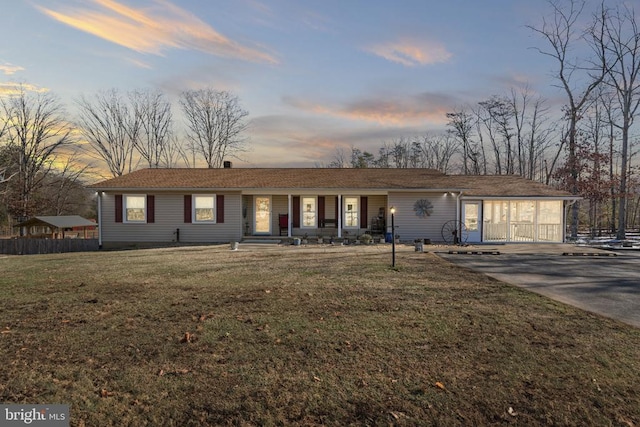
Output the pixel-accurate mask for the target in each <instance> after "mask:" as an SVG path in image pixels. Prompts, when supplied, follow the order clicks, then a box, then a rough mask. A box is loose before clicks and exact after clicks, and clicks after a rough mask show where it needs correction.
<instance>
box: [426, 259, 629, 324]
mask: <svg viewBox="0 0 640 427" xmlns="http://www.w3.org/2000/svg"><path fill="white" fill-rule="evenodd" d="M438 255H440V256H441V257H442V258H444V259H447V260H449V261H451V262H453V263H455V264H459V265H462V266H465V267H469V268H471V269H473V270H476V271H480V272H482V273H485V274H487V275H489V276H492V277H495V278H496V279H498V280H501V281H503V282H507V283H512V284H514V285H517V286H521V287H523V288H526V289H529V290H531V291H533V292H537V293H539V294H542V295H545V296H548V297H550V298H552V299H555V300H557V301H561V302H564V303H566V304H570V305H573V306H576V307H579V308H581V309H583V310H587V311H591V312H594V313H598V314H601V315H603V316H607V317H611V318H614V319H618V320H621V321H623V322H625V323H628V324H631V325H634V326H637V327H640V253H638V252H633V253H631V252H627V253H623V254H620V255H619V256H617V257H608V256H607V257H595V256H562V255H561V254H558V253H556V254H549V255H543V254H521V253H520V254H514V253H502V252H501V255H450V254H447V253H439V254H438Z"/></svg>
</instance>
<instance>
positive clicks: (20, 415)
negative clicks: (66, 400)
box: [0, 405, 69, 427]
mask: <svg viewBox="0 0 640 427" xmlns="http://www.w3.org/2000/svg"><path fill="white" fill-rule="evenodd" d="M25 425H27V426H40V427H69V405H0V427H5V426H6V427H11V426H25Z"/></svg>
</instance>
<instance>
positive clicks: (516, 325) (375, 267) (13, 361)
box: [0, 245, 640, 426]
mask: <svg viewBox="0 0 640 427" xmlns="http://www.w3.org/2000/svg"><path fill="white" fill-rule="evenodd" d="M241 248H242V246H241ZM410 249H411V251H409V250H408V249H406V250H404V251H403V250H402V249H400V251H399V253H398V262H397V267H398V268H397V269H395V270H394V269H391V268H390V261H391V259H390V253H389V247H388V246H385V245H379V246H371V247H366V248H365V247H362V246H360V247H353V246H352V247H329V246H324V247H322V248H321V247H285V248H280V249H278V250H272V249H270V248H268V247H265V249H264V250H259V249H258V250H254V249H248V250H244V249H241V250H240V251H230V250H229V248H228V246H211V247H185V248H172V249H153V250H139V251H123V252H99V253H81V254H61V255H37V256H22V257H2V258H0V272H1V274H0V294H1V295H2V298H1V299H0V330H1V332H2V333H1V334H0V402H3V403H65V404H70V405H71V425H73V426H108V425H113V426H121V425H135V426H143V425H149V426H158V425H163V426H165V425H167V426H169V425H174V426H188V425H194V426H195V425H225V424H229V425H389V424H395V425H487V424H513V425H576V426H578V425H623V426H624V425H639V424H640V388H639V387H640V386H639V384H640V330H638V329H637V328H633V327H631V326H627V325H625V324H622V323H619V322H616V321H613V320H609V319H605V318H602V317H598V316H596V315H593V314H589V313H586V312H583V311H581V310H578V309H575V308H572V307H569V306H566V305H563V304H560V303H556V302H553V301H551V300H548V299H546V298H544V297H542V296H539V295H536V294H532V293H528V292H526V291H524V290H521V289H518V288H516V287H512V286H510V285H506V284H503V283H501V282H498V281H496V280H493V279H490V278H487V277H485V276H482V275H478V274H475V273H472V272H469V271H468V270H465V269H462V268H460V267H456V266H454V265H452V264H450V263H448V262H446V261H444V260H441V259H440V258H438V257H437V256H435V255H433V254H422V253H415V252H413V248H410Z"/></svg>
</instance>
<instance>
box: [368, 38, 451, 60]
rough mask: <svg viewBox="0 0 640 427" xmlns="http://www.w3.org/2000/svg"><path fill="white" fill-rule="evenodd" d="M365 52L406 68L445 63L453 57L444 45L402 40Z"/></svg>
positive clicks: (383, 44) (377, 46)
mask: <svg viewBox="0 0 640 427" xmlns="http://www.w3.org/2000/svg"><path fill="white" fill-rule="evenodd" d="M367 51H369V52H371V53H373V54H375V55H378V56H380V57H382V58H384V59H386V60H388V61H392V62H397V63H399V64H402V65H404V66H407V67H414V66H418V65H429V64H436V63H441V62H447V61H448V60H449V59H451V57H452V56H453V55H452V54H451V53H450V52H449V51H447V49H446V48H445V47H444V45H442V44H440V43H438V42H433V41H428V40H410V39H403V40H398V41H394V42H388V43H382V44H378V45H375V46H371V47H369V48H367Z"/></svg>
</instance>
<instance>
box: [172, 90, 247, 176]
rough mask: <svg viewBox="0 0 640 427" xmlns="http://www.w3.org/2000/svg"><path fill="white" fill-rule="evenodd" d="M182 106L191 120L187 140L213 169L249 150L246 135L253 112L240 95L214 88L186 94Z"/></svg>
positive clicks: (183, 94)
mask: <svg viewBox="0 0 640 427" xmlns="http://www.w3.org/2000/svg"><path fill="white" fill-rule="evenodd" d="M180 105H181V106H182V111H183V113H184V115H185V117H186V121H187V128H188V130H187V138H188V139H189V141H190V142H191V145H192V147H193V149H194V150H195V151H196V152H197V153H198V154H200V155H202V156H203V157H204V160H205V161H206V163H207V166H208V167H209V168H219V167H222V164H223V161H224V159H225V158H227V157H237V156H238V154H239V153H241V152H243V151H245V150H246V148H245V144H246V139H245V138H244V137H243V136H242V133H243V132H244V131H245V130H246V129H247V123H246V122H245V118H246V117H247V116H248V115H249V113H248V112H247V111H246V110H243V109H242V107H241V106H240V101H239V100H238V97H237V96H235V95H233V94H232V93H231V92H227V91H218V90H215V89H211V88H208V89H200V90H190V91H185V92H183V93H182V96H181V99H180Z"/></svg>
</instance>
